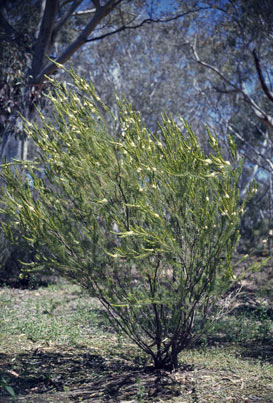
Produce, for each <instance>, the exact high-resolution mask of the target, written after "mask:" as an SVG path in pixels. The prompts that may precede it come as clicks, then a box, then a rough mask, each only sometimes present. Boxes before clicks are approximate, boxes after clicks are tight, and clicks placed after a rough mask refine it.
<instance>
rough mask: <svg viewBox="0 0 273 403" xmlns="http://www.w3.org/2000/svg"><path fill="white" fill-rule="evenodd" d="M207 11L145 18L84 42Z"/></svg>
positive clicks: (203, 8) (191, 11) (207, 8)
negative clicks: (162, 17)
mask: <svg viewBox="0 0 273 403" xmlns="http://www.w3.org/2000/svg"><path fill="white" fill-rule="evenodd" d="M209 9H211V7H199V8H197V9H194V10H189V11H186V12H185V13H182V14H177V15H175V16H173V17H169V18H165V19H161V18H146V19H145V20H143V21H141V22H140V23H139V24H137V25H122V26H121V27H119V28H117V29H116V30H114V31H111V32H107V33H106V34H102V35H100V36H96V37H94V38H90V39H87V40H86V42H94V41H99V40H101V39H104V38H107V37H108V36H111V35H115V34H117V33H119V32H122V31H125V30H127V29H128V30H129V29H137V28H141V27H142V26H143V25H145V24H153V23H166V22H171V21H176V20H178V19H179V18H182V17H185V16H186V15H189V14H191V13H196V12H198V11H202V10H209Z"/></svg>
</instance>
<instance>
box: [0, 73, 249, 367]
mask: <svg viewBox="0 0 273 403" xmlns="http://www.w3.org/2000/svg"><path fill="white" fill-rule="evenodd" d="M68 73H69V74H70V75H71V77H72V78H73V81H74V84H73V88H74V89H73V91H71V90H70V89H69V88H68V87H67V86H66V85H65V84H64V83H58V82H57V81H53V80H52V92H51V94H50V95H49V98H50V100H51V101H52V103H53V105H54V114H53V116H52V119H51V120H46V119H45V117H44V116H43V115H42V114H41V120H42V125H41V126H40V127H38V126H36V125H34V124H31V123H27V122H26V126H27V133H28V135H29V136H30V137H31V138H32V139H33V140H34V142H35V144H36V146H37V147H38V149H39V150H40V154H39V158H37V159H36V160H34V161H32V162H28V161H24V162H19V161H15V162H14V163H10V164H6V165H4V166H2V171H1V177H2V180H4V181H5V186H6V192H5V196H3V201H2V202H3V203H5V209H4V210H5V214H7V215H8V216H9V218H10V220H12V223H13V225H17V226H18V227H19V228H20V230H21V231H22V233H23V234H24V238H25V239H26V240H27V242H28V243H29V244H30V245H31V246H33V245H35V248H36V256H35V259H36V267H39V265H43V266H47V267H54V269H56V270H57V271H58V272H59V273H61V274H62V275H63V276H65V277H66V278H70V279H74V280H76V281H77V282H78V283H79V284H81V285H82V286H83V287H85V288H86V289H88V290H89V291H90V293H91V294H92V295H93V296H96V297H98V298H99V300H100V301H101V302H102V304H103V305H104V307H105V308H106V311H107V314H108V316H109V317H110V318H111V320H112V321H113V322H114V323H115V324H116V325H117V326H118V327H119V328H120V329H122V330H123V331H124V332H125V333H126V334H127V335H128V336H129V337H130V338H131V339H132V340H133V341H134V342H135V343H136V344H137V345H138V346H139V347H140V348H141V349H142V350H144V351H145V352H146V353H147V354H149V355H150V356H151V357H152V359H153V362H154V365H155V367H156V368H167V367H169V368H175V367H177V365H178V354H179V352H181V351H182V350H183V349H184V348H185V347H187V346H188V345H189V344H190V343H192V342H193V341H194V340H196V338H198V337H199V336H200V334H202V333H203V332H204V331H205V329H206V324H207V321H208V320H211V315H212V314H213V313H214V314H215V307H216V304H217V301H218V300H219V298H220V297H221V296H222V295H223V293H224V292H225V291H226V290H227V288H228V287H229V286H230V285H231V283H232V278H233V272H232V267H231V256H232V252H233V250H234V247H235V245H236V243H237V241H238V238H239V232H238V226H239V220H240V215H241V213H242V209H243V207H242V206H239V188H238V181H239V177H240V172H241V169H240V167H239V166H237V165H238V164H237V162H236V153H235V150H234V146H233V144H232V142H230V151H231V155H233V157H234V161H233V163H232V164H231V163H230V162H229V161H226V160H225V159H224V158H223V156H222V154H221V151H220V148H219V145H218V142H217V140H216V139H215V138H214V137H213V136H212V135H211V134H210V133H208V136H209V141H210V147H211V153H210V154H209V155H205V153H204V151H202V149H201V148H200V146H199V143H198V140H197V138H196V136H195V135H194V133H193V132H192V130H191V128H190V127H189V126H188V125H187V124H186V123H185V122H184V121H182V120H181V122H180V123H179V124H177V123H175V121H174V120H173V119H172V118H170V117H168V116H164V118H163V121H162V123H161V125H160V126H159V130H158V132H156V133H151V132H149V131H148V130H147V129H146V128H145V127H144V125H143V124H142V122H141V118H140V116H139V114H138V113H137V112H135V111H134V110H133V109H132V108H131V106H130V105H129V104H128V103H127V102H124V101H121V100H118V101H117V103H118V106H119V116H118V117H116V116H112V115H111V113H110V111H109V110H108V108H107V107H106V106H105V105H104V104H103V103H102V102H101V100H100V99H99V98H98V96H97V95H96V93H95V91H94V88H93V87H92V85H91V84H90V83H87V82H86V81H84V80H83V79H82V78H80V77H78V76H77V75H76V74H75V73H74V72H73V71H68ZM109 121H110V123H109ZM114 126H118V127H119V129H118V131H117V133H116V134H115V133H114V129H113V127H114ZM236 164H237V165H236ZM4 210H2V212H3V213H4ZM4 227H5V231H6V233H7V234H9V236H12V234H11V233H10V228H11V227H9V225H8V224H7V225H4ZM39 250H42V251H43V253H39Z"/></svg>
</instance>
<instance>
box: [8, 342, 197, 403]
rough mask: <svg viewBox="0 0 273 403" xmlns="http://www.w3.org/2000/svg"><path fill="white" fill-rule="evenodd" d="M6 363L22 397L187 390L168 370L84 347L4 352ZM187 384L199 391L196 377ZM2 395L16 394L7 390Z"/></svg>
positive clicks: (103, 397) (133, 396)
mask: <svg viewBox="0 0 273 403" xmlns="http://www.w3.org/2000/svg"><path fill="white" fill-rule="evenodd" d="M0 366H1V368H2V370H1V372H0V379H1V376H2V377H4V378H5V379H6V380H7V382H8V384H9V386H11V387H12V388H13V390H14V392H15V394H16V396H18V398H17V401H18V402H25V403H29V402H30V401H31V402H69V401H89V402H98V401H100V402H101V401H102V402H110V401H111V402H115V401H127V402H129V401H132V402H133V401H140V400H141V399H144V398H145V399H148V400H149V401H156V399H157V398H159V397H160V399H162V400H163V401H167V400H169V399H171V398H173V397H175V396H178V395H180V392H181V382H178V381H177V380H176V378H175V377H173V376H172V374H170V373H168V372H165V371H160V372H154V371H152V369H151V368H149V367H146V368H140V367H137V366H135V365H133V364H132V365H128V364H126V363H124V362H122V361H119V360H115V359H113V357H110V358H108V359H107V358H104V357H102V356H100V355H97V354H91V353H90V352H88V351H87V350H86V348H83V349H81V348H80V347H78V348H68V349H66V350H65V351H64V350H60V351H56V347H55V349H54V351H50V348H49V347H48V348H41V349H37V350H35V351H33V352H31V353H27V354H26V353H25V354H19V355H17V356H15V357H14V355H13V356H10V357H9V356H8V355H7V354H1V355H0ZM192 370H193V368H192V367H191V366H186V367H185V368H181V369H180V372H181V373H183V374H185V375H186V374H187V372H190V371H192ZM185 379H186V378H185ZM183 387H184V389H185V391H187V390H188V391H189V392H190V393H194V385H193V384H192V382H188V383H187V382H185V384H184V385H183ZM1 393H2V395H1ZM0 401H1V402H3V403H4V402H11V401H12V400H11V399H10V398H8V395H7V393H5V392H3V391H2V392H0Z"/></svg>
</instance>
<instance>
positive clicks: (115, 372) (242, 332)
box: [0, 263, 273, 403]
mask: <svg viewBox="0 0 273 403" xmlns="http://www.w3.org/2000/svg"><path fill="white" fill-rule="evenodd" d="M248 264H249V263H248ZM272 281H273V280H272V268H271V267H270V265H267V267H265V268H264V269H263V270H262V271H261V273H259V274H257V273H256V274H254V275H252V276H250V277H248V278H247V279H246V280H244V283H243V290H242V293H241V295H240V296H239V297H238V298H237V300H236V304H235V306H234V308H235V309H234V311H233V312H231V313H230V314H229V315H228V316H227V317H226V318H224V319H223V320H221V321H219V322H218V323H217V324H216V325H215V327H214V328H213V329H212V330H211V331H210V333H209V335H208V336H207V337H206V338H204V340H202V343H201V344H200V345H198V346H195V347H194V348H192V349H189V350H186V351H184V352H182V353H181V354H180V367H179V369H178V370H177V371H173V372H167V371H156V372H155V371H153V370H152V366H151V363H150V362H149V361H148V360H147V359H146V357H145V356H144V355H143V354H142V353H141V352H139V351H138V350H137V349H136V347H135V345H134V344H132V343H131V342H130V341H128V339H126V338H124V337H123V336H122V335H121V334H116V333H115V332H113V329H112V328H111V325H110V324H109V322H108V321H107V319H106V318H105V316H104V315H103V311H102V308H101V307H100V305H99V304H98V302H97V301H96V300H95V299H93V298H90V297H89V296H88V295H87V294H86V293H84V292H83V291H82V290H80V288H79V287H78V286H76V285H73V284H69V283H66V282H60V283H57V284H55V285H50V286H49V287H40V288H38V289H34V290H28V289H25V290H23V289H15V288H9V287H3V288H1V289H0V304H1V307H0V324H1V330H0V382H1V385H2V389H1V390H0V401H1V402H3V403H5V402H12V399H13V398H12V396H11V394H12V393H14V395H15V400H14V401H16V402H24V403H31V402H52V403H53V402H124V403H125V402H128V403H129V402H177V403H178V402H179V403H183V402H195V403H197V402H198V403H211V402H219V403H220V402H234V403H237V402H238V403H239V402H249V403H250V402H263V403H267V402H273V343H272V342H273V314H272V305H271V304H272V292H271V291H272Z"/></svg>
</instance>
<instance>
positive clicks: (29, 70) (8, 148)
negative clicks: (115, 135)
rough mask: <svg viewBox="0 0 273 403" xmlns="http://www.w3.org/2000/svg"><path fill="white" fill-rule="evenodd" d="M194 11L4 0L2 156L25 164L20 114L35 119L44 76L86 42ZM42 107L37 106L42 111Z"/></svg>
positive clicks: (126, 1)
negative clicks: (16, 159)
mask: <svg viewBox="0 0 273 403" xmlns="http://www.w3.org/2000/svg"><path fill="white" fill-rule="evenodd" d="M194 10H195V7H192V8H191V9H190V8H189V7H187V5H185V7H184V11H183V10H182V11H181V12H180V13H177V10H176V9H175V8H171V10H169V9H166V8H164V7H160V2H156V1H153V0H149V1H145V0H138V1H134V2H132V1H130V0H96V1H95V0H94V1H84V0H69V1H63V0H59V1H56V0H33V1H25V0H24V1H19V0H5V1H2V2H1V4H0V22H1V24H0V40H1V47H0V48H1V90H0V101H1V116H0V117H1V149H0V157H1V156H7V157H9V158H11V157H16V158H22V159H26V158H27V156H28V138H27V137H26V135H25V133H24V130H23V127H22V119H21V117H20V115H23V116H25V117H27V118H28V119H29V120H33V119H35V117H37V114H36V113H35V106H37V104H38V103H39V102H41V101H43V102H44V98H43V97H41V94H42V92H43V91H45V86H46V84H45V77H46V76H50V75H52V74H55V73H56V72H57V70H58V64H55V63H52V60H50V59H48V57H51V58H52V59H54V60H55V61H57V62H58V63H65V62H67V61H68V60H69V59H70V58H71V56H72V55H73V54H75V53H76V52H77V51H78V50H79V49H80V48H81V47H83V46H84V45H85V44H86V43H87V42H89V41H91V40H92V41H94V40H96V41H99V40H100V39H103V38H104V37H107V36H111V35H114V34H116V33H118V32H120V31H124V30H127V29H134V30H135V29H137V28H138V27H140V26H142V25H145V24H148V23H151V22H158V21H160V19H161V18H165V19H166V15H167V14H168V15H167V16H168V18H167V19H170V20H171V19H173V18H175V19H176V18H180V17H182V16H184V15H188V14H189V13H191V12H192V11H194ZM43 106H44V104H41V103H40V107H43Z"/></svg>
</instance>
